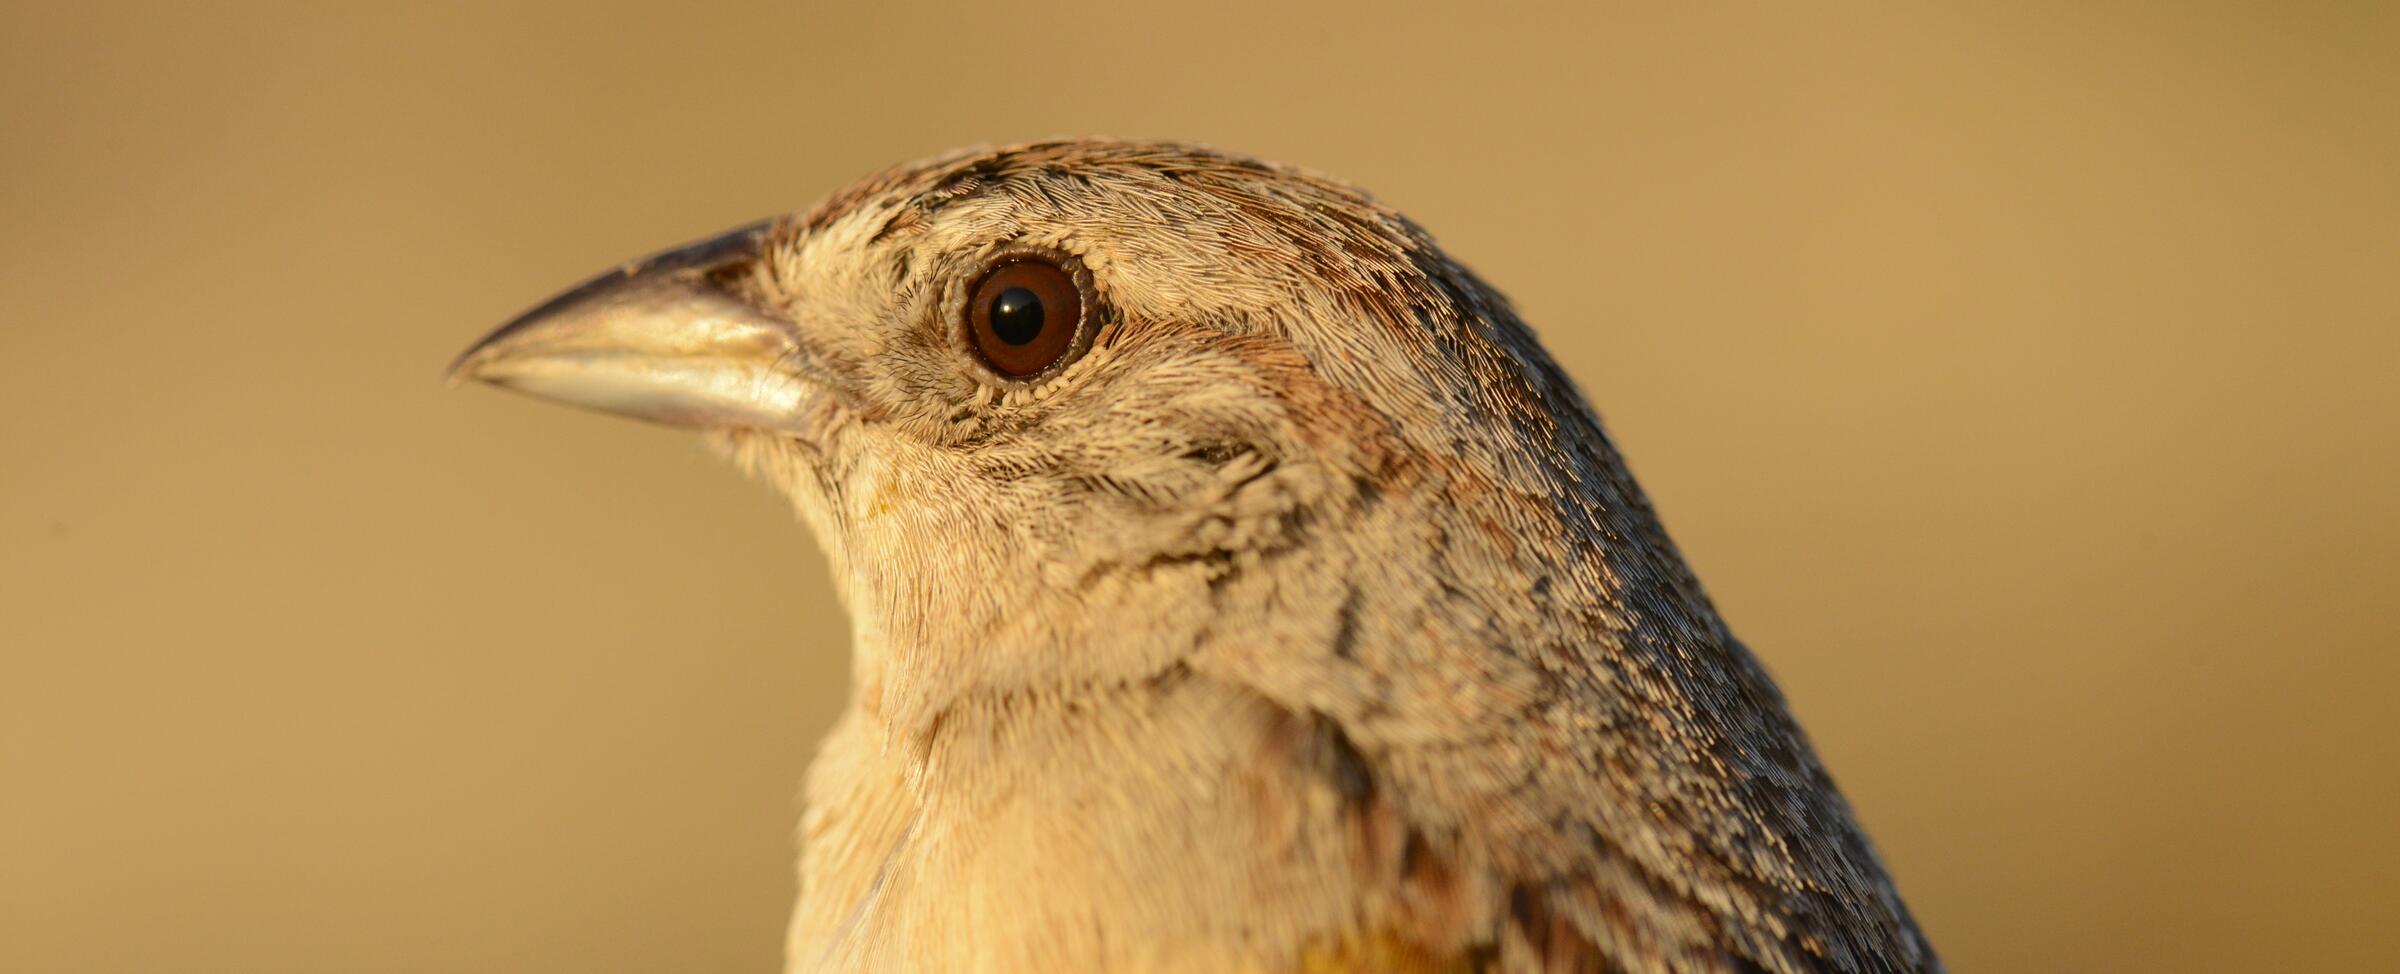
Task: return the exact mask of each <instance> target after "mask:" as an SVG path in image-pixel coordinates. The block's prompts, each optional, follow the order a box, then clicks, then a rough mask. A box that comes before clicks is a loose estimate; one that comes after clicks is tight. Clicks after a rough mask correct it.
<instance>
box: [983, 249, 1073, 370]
mask: <svg viewBox="0 0 2400 974" xmlns="http://www.w3.org/2000/svg"><path fill="white" fill-rule="evenodd" d="M1082 325H1083V292H1082V289H1080V288H1078V287H1076V285H1075V278H1074V277H1072V276H1070V275H1069V274H1068V273H1067V272H1066V271H1065V270H1064V269H1062V268H1060V267H1059V266H1058V265H1057V264H1053V263H1051V262H1050V261H1048V260H1044V259H1042V258H1038V257H1020V258H1017V259H1014V260H1010V261H1008V262H1006V263H1003V264H1000V265H999V266H996V267H994V268H992V269H991V270H989V271H986V272H984V275H983V277H982V279H981V280H978V281H976V282H975V289H974V290H973V291H971V292H969V293H968V295H967V335H968V338H969V339H971V340H972V341H973V342H974V344H975V351H976V353H977V354H979V355H981V356H983V361H984V363H985V364H987V365H990V366H991V367H992V370H993V371H995V372H998V373H1000V374H1001V375H1005V376H1008V377H1010V378H1024V377H1025V376H1029V375H1033V374H1034V373H1037V372H1041V371H1042V370H1044V369H1048V368H1050V367H1051V366H1054V365H1057V364H1058V362H1059V360H1061V359H1063V358H1066V356H1067V353H1068V352H1069V351H1070V350H1072V349H1073V348H1074V347H1075V333H1076V331H1077V330H1078V329H1080V328H1081V327H1082Z"/></svg>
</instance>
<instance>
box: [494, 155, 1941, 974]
mask: <svg viewBox="0 0 2400 974" xmlns="http://www.w3.org/2000/svg"><path fill="white" fill-rule="evenodd" d="M453 374H454V375H455V376H457V377H463V378H471V379H477V380H482V381H484V382H489V383H492V384H494V385H498V386H502V387H506V388H511V389H515V390H518V391H521V392H526V393H530V394H533V395H537V396H542V397H545V398H549V399H554V400H558V401H562V402H567V403H571V404H575V405H581V406H586V407H591V408H594V409H599V410H604V411H608V412H614V413H619V414H624V415H629V416H635V417H639V418H643V419H648V420H653V421H658V422H663V423H669V424H673V425H678V426H685V427H690V428H695V429H700V430H705V431H708V432H709V434H710V435H711V436H712V437H714V438H715V439H716V440H717V441H718V442H719V443H720V444H722V445H723V447H724V448H725V449H726V451H727V452H728V453H729V454H730V455H731V456H733V457H734V458H736V459H737V460H738V461H739V462H740V463H742V464H743V465H744V466H745V467H746V468H748V469H749V470H750V471H752V472H753V473H755V474H756V475H758V476H760V477H762V478H764V479H765V480H767V481H769V482H770V483H772V484H774V485H775V486H776V487H778V488H780V489H782V490H783V491H785V492H786V493H788V494H789V495H790V497H791V498H792V500H793V503H794V506H795V507H796V508H797V509H798V511H799V513H800V515H801V517H802V518H803V520H805V521H806V522H807V523H808V525H809V527H810V528H811V529H812V530H813V531H814V532H815V533H816V535H817V537H818V539H819V540H820V542H821V544H822V547H823V548H824V550H825V552H826V554H827V557H828V559H829V560H830V561H831V563H832V569H833V573H834V577H835V578H836V579H837V581H838V582H839V586H840V589H841V594H842V596H843V600H844V604H845V605H846V607H847V609H848V611H849V612H850V614H851V616H852V622H853V631H854V632H855V634H856V638H855V639H854V641H853V642H854V645H853V646H852V648H851V649H852V660H851V663H852V689H851V694H850V704H849V706H848V708H847V710H846V711H845V713H844V714H843V716H842V718H841V720H840V722H839V723H838V725H837V726H836V728H835V730H834V731H833V732H832V734H831V736H830V737H829V739H828V740H827V741H826V742H825V744H824V747H823V750H822V752H821V753H820V754H819V756H818V758H817V760H816V762H815V764H814V766H813V767H812V769H811V771H810V774H809V781H808V811H807V812H806V818H805V823H804V828H803V830H802V843H803V846H804V848H803V850H802V854H801V883H802V892H801V896H800V902H799V906H798V908H797V909H796V911H795V913H794V916H793V918H792V925H791V932H790V941H789V944H790V947H789V955H788V964H789V969H791V970H793V971H814V970H835V971H995V972H999V971H1263V972H1280V971H1334V970H1425V971H1454V970H1456V971H1468V970H1472V971H1483V970H1491V971H1528V972H1530V971H1635V972H1647V971H1662V972H1663V971H1677V972H1686V971H1774V972H1782V974H1793V972H1802V971H1826V972H1869V971H1875V972H1918V971H1936V970H1939V969H1940V963H1939V961H1937V960H1936V959H1935V957H1934V953H1933V951H1932V948H1931V947H1930V946H1929V945H1928V944H1927V943H1926V940H1925V938H1924V936H1923V935H1922V934H1921V933H1920V932H1919V931H1918V929H1917V926H1916V924H1915V922H1914V921H1913V920H1912V919H1911V918H1910V917H1909V913H1908V909H1907V907H1906V906H1905V905H1903V903H1902V902H1901V899H1900V895H1899V893H1898V892H1897V891H1896V890H1895V889H1894V888H1893V885H1892V882H1891V880H1890V879H1889V878H1888V876H1887V875H1886V873H1885V871H1884V868H1883V866H1882V865H1881V863H1880V862H1878V860H1877V859H1876V856H1875V853H1874V851H1873V850H1872V849H1871V848H1870V846H1869V845H1868V843H1867V840H1866V838H1865V836H1864V835H1863V834H1862V833H1861V832H1860V830H1859V827H1858V825H1857V823H1856V821H1855V820H1854V819H1853V817H1852V815H1851V813H1850V809H1849V807H1848V806H1847V805H1846V804H1845V802H1844V801H1843V799H1842V796H1841V794H1840V793H1839V792H1838V791H1836V790H1835V788H1834V785H1833V782H1832V780H1831V779H1830V778H1829V777H1828V776H1827V774H1826V772H1825V769H1824V767H1823V765H1821V764H1820V763H1819V762H1818V760H1817V757H1816V754H1815V752H1814V751H1813V749H1811V747H1810V746H1809V744H1808V741H1807V739H1806V738H1805V737H1804V736H1803V735H1802V734H1801V732H1800V730H1799V728H1798V727H1797V726H1796V725H1795V724H1794V723H1793V720H1792V717H1791V715H1790V713H1789V712H1788V711H1787V709H1786V707H1785V704H1784V701H1783V699H1782V697H1781V695H1780V694H1779V693H1778V691H1777V690H1776V688H1775V686H1774V685H1773V684H1772V683H1771V682H1770V681H1769V680H1768V678H1767V676H1766V674H1765V673H1764V672H1763V671H1762V670H1761V669H1760V667H1759V665H1758V663H1757V661H1756V660H1755V659H1753V658H1752V656H1751V655H1750V653H1749V651H1748V650H1746V649H1745V648H1744V647H1743V646H1742V644H1741V643H1740V642H1739V641H1738V640H1736V639H1735V638H1734V636H1733V635H1732V634H1731V633H1730V632H1728V631H1727V630H1726V627H1725V625H1724V623H1723V622H1721V621H1720V620H1719V618H1718V616H1717V613H1716V610H1715V609H1714V608H1713V607H1712V606H1711V605H1710V603H1709V601H1708V598H1707V596H1706V595H1705V594H1703V592H1702V591H1701V588H1700V585H1699V583H1698V582H1697V581H1696V580H1694V578H1693V577H1692V574H1691V572H1690V570H1689V569H1687V568H1686V567H1685V565H1684V562H1683V559H1682V557H1681V555H1680V554H1679V553H1678V552H1677V551H1676V549H1675V547H1674V545H1673V543H1672V542H1670V541H1669V540H1668V538H1667V536H1666V534H1665V532H1664V531H1663V530H1662V529H1661V528H1660V526H1659V523H1658V520H1657V518H1656V516H1655V515H1653V513H1652V512H1651V508H1650V504H1649V502H1648V501H1647V500H1646V499H1645V498H1644V497H1643V495H1642V493H1641V490H1640V488H1639V487H1637V486H1636V485H1635V483H1634V481H1633V478H1632V477H1631V475H1630V474H1628V473H1627V471H1626V468H1625V465H1624V463H1623V461H1622V460H1621V459H1620V457H1619V456H1618V454H1617V451H1616V449H1615V447H1614V446H1613V445H1612V444H1611V443H1610V441H1609V439H1608V437H1607V436H1606V435H1605V434H1604V433H1603V432H1602V431H1601V428H1600V425H1599V421H1598V419H1597V418H1596V417H1595V416H1594V414H1593V413H1592V411H1591V408H1590V407H1589V406H1587V405H1586V404H1585V402H1584V400H1583V397H1582V395H1581V394H1580V393H1579V392H1578V391H1577V390H1576V388H1575V386H1574V384H1573V383H1572V382H1571V381H1570V380H1569V379H1568V378H1567V377H1566V375H1565V373H1564V372H1562V371H1561V370H1560V369H1559V367H1558V365H1557V364H1556V363H1555V362H1553V361H1552V360H1551V358H1550V356H1549V355H1548V354H1547V353H1546V352H1545V351H1544V350H1543V349H1542V347H1541V345H1540V344H1539V343H1538V342H1537V341H1536V340H1535V339H1534V337H1533V335H1532V333H1531V332H1530V331H1529V330H1528V329H1527V328H1526V326H1525V325H1524V324H1523V323H1522V322H1520V321H1519V320H1518V319H1517V317H1516V315H1515V313H1514V312H1513V311H1511V310H1510V308H1509V306H1508V303H1507V302H1506V301H1505V300H1504V299H1503V298H1502V297H1501V296H1500V295H1499V294H1498V293H1497V292H1495V291H1493V290H1492V289H1491V288H1489V287H1487V286H1486V285H1485V284H1484V283H1483V282H1482V281H1481V280H1479V279H1477V278H1476V277H1475V276H1474V275H1473V274H1470V273H1468V272H1467V270H1466V269H1465V268H1463V267H1461V266H1459V265H1458V264H1457V263H1455V262H1453V261H1452V260H1451V259H1450V258H1449V257H1448V256H1447V255H1445V254H1444V253H1443V252H1442V251H1441V250H1440V249H1439V248H1438V247H1436V246H1435V245H1434V243H1433V240H1432V238H1431V237H1429V236H1428V235H1427V234H1426V233H1425V232H1424V231H1423V230H1421V229H1419V228H1418V227H1417V226H1416V225H1415V224H1414V223H1411V222H1410V221H1409V220H1407V219H1406V218H1405V217H1402V216H1401V215H1400V214H1398V213H1396V212H1393V211H1392V210H1390V209H1387V208H1385V207H1384V206H1383V205H1381V204H1379V203H1377V202H1375V201H1374V200H1373V199H1371V198H1369V197H1368V196H1366V195H1365V194H1364V193H1362V192H1360V191H1358V190H1356V189H1354V188H1351V187H1349V186H1347V185H1344V184H1342V183H1340V182H1337V181H1334V180H1331V179H1328V178H1326V177H1323V176H1318V175H1314V174H1311V173H1307V172H1304V171H1301V170H1297V169H1291V168H1286V167H1282V166H1277V165H1270V164H1266V163H1261V162H1256V161H1252V160H1249V159H1245V158H1241V157H1238V156H1231V155H1226V154H1222V153H1218V152H1214V151H1210V150H1206V149H1200V148H1194V147H1191V146H1184V145H1174V144H1159V143H1137V142H1116V141H1097V140H1069V141H1057V142H1046V143H1039V144H1031V145H1021V146H1013V147H1008V148H1002V149H979V150H970V151H965V152H959V153H955V154H952V155H948V156H944V157H941V158H937V159H934V160H931V161H927V162H923V163H918V164H914V165H908V166H902V167H898V168H895V169H892V170H889V171H887V172H884V173H881V174H879V175H876V176H873V177H870V178H868V179H866V180H864V181H862V182H860V183H858V184H856V185H854V186H852V187H850V188H848V189H845V190H843V191H841V192H839V193H836V194H835V195H833V196H832V197H830V198H829V199H827V200H825V201H824V202H822V203H820V204H818V205H817V206H816V207H815V208H813V209H811V210H808V211H806V212H805V213H802V214H800V215H797V216H794V217H789V218H783V219H776V220H772V221H768V222H765V223H760V224H756V225H753V226H749V227H745V228H742V229H740V230H736V231H734V232H732V233H729V234H726V235H724V236H721V237H718V238H715V239H712V240H708V241H705V242H702V243H699V244H696V245H693V246H690V247H686V248H683V249H680V250H675V251H671V252H668V253H666V254H662V255H660V256H657V257H653V258H650V259H648V260H644V261H640V262H637V263H636V264H633V265H629V266H627V267H625V268H621V269H619V270H617V271H615V272H612V273H609V274H607V275H604V276H602V277H600V278H597V279H595V280H593V281H591V282H589V283H587V284H585V285H583V286H581V287H579V288H576V289H575V290H572V291H569V292H567V293H566V294H564V295H562V296H560V297H559V298H557V299H555V300H552V301H551V302H549V303H547V304H544V305H542V306H541V307H539V308H536V309H534V310H533V311H531V312H529V313H527V314H526V315H524V316H523V317H521V318H519V319H517V320H516V321H513V322H511V323H509V324H508V325H507V326H505V327H503V328H501V329H500V330H499V331H498V332H495V333H494V334H493V335H492V336H491V337H489V338H487V339H485V340H484V341H483V342H482V343H481V344H478V345H477V346H475V348H474V349H472V350H471V351H469V352H468V353H467V354H466V355H465V356H464V357H462V358H461V359H460V360H459V362H458V363H457V364H456V365H455V366H454V367H453Z"/></svg>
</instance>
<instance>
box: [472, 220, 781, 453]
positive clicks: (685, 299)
mask: <svg viewBox="0 0 2400 974" xmlns="http://www.w3.org/2000/svg"><path fill="white" fill-rule="evenodd" d="M770 227H771V224H769V223H755V224H752V225H750V226H746V227H742V228H741V229H738V230H734V231H732V232H730V233H726V234H723V235H721V236H717V237H712V238H710V239H707V240H703V241H700V242H699V243H695V244H691V245H689V246H685V247H679V248H677V249H674V250H670V251H667V252H665V253H662V254H658V255H655V256H652V257H648V258H644V259H643V260H640V261H637V262H634V263H632V264H628V265H626V266H624V267H621V268H618V269H616V270H614V271H610V272H609V273H606V274H602V275H600V276H599V277H596V278H593V279H591V280H590V281H586V282H584V284H583V285H582V286H579V287H577V288H575V289H574V290H571V291H568V292H566V293H565V294H561V295H559V296H558V297H555V298H552V299H550V300H549V301H548V302H546V303H544V304H543V305H542V306H540V307H538V308H535V309H533V310H531V311H528V312H525V313H524V314H522V315H518V316H517V318H516V319H515V320H513V321H510V322H509V323H508V324H505V325H502V326H500V329H499V330H498V331H495V332H492V333H491V335H489V336H487V337H486V338H484V340H483V341H480V342H477V343H476V344H475V347H473V348H470V349H468V350H467V353H466V354H464V355H461V356H459V358H458V361H457V362H455V363H453V364H452V365H451V366H450V373H449V378H450V381H451V382H453V383H456V382H459V381H461V380H465V379H474V380H477V381H481V382H488V383H491V384H492V385H496V386H499V387H501V388H503V389H510V390H514V391H516V392H522V393H525V394H528V395H533V396H539V397H541V398H544V399H551V400H555V401H558V402H563V403H566V404H568V405H571V406H582V407H584V408H587V409H596V410H599V411H601V412H608V413H616V414H618V415H620V416H631V417H634V418H636V419H645V420H649V421H651V422H654V423H664V424H667V425H669V426H683V427H694V428H723V427H729V426H742V427H757V428H767V429H774V428H779V427H784V426H787V425H788V424H790V423H791V422H792V421H794V420H795V419H796V418H797V417H798V415H799V411H800V407H801V404H802V400H803V399H804V398H805V397H806V396H807V394H808V390H807V388H806V383H805V382H804V381H803V380H801V378H800V377H799V376H798V375H797V374H796V373H794V372H792V371H790V370H789V369H787V368H785V367H784V365H785V363H787V362H790V361H791V360H792V359H793V358H794V355H793V353H794V352H795V351H797V350H798V342H797V339H796V336H795V335H794V333H793V330H792V328H791V326H790V325H789V324H787V323H786V322H784V321H783V320H781V319H780V318H777V317H775V316H773V315H771V314H769V313H767V312H765V311H763V310H761V309H759V308H758V307H756V306H754V305H753V304H751V303H750V302H748V301H746V300H744V299H743V298H742V297H741V296H740V295H739V294H738V293H736V292H735V291H734V290H733V288H731V287H730V286H729V282H731V281H734V280H736V279H738V278H739V277H741V276H742V274H743V273H744V272H746V271H747V269H748V268H749V267H750V266H751V265H753V264H755V263H756V262H757V261H759V260H760V259H762V256H763V252H764V250H765V244H766V240H767V235H768V231H769V229H770Z"/></svg>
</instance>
